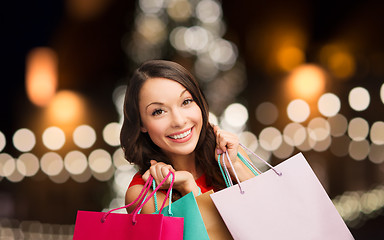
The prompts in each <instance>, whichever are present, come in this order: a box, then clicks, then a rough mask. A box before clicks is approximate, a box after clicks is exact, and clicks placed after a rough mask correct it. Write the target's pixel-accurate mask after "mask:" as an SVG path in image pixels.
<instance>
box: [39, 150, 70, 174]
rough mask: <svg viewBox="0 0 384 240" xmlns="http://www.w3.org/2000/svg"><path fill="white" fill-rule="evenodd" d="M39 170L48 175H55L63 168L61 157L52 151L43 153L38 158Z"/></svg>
mask: <svg viewBox="0 0 384 240" xmlns="http://www.w3.org/2000/svg"><path fill="white" fill-rule="evenodd" d="M40 165H41V170H42V171H43V172H44V173H45V174H47V175H48V176H57V175H59V174H60V173H61V171H62V170H63V169H64V163H63V159H62V158H61V157H60V155H59V154H57V153H54V152H48V153H45V154H44V155H43V156H42V157H41V159H40Z"/></svg>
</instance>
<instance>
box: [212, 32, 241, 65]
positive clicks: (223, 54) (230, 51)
mask: <svg viewBox="0 0 384 240" xmlns="http://www.w3.org/2000/svg"><path fill="white" fill-rule="evenodd" d="M237 55H238V53H237V48H236V46H235V45H234V44H232V43H231V42H229V41H227V40H224V39H221V38H219V39H216V40H215V41H213V42H211V43H210V46H209V56H210V57H211V59H212V60H213V61H214V62H215V63H217V67H218V68H219V69H220V70H223V71H226V70H229V69H231V68H232V67H233V65H234V64H235V62H236V60H237Z"/></svg>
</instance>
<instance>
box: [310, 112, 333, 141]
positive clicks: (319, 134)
mask: <svg viewBox="0 0 384 240" xmlns="http://www.w3.org/2000/svg"><path fill="white" fill-rule="evenodd" d="M307 130H308V136H309V137H310V138H312V139H313V140H315V141H323V140H325V139H326V138H327V137H329V135H330V132H331V127H330V125H329V123H328V122H327V120H325V119H324V118H320V117H317V118H313V119H312V120H311V121H310V122H309V123H308V126H307Z"/></svg>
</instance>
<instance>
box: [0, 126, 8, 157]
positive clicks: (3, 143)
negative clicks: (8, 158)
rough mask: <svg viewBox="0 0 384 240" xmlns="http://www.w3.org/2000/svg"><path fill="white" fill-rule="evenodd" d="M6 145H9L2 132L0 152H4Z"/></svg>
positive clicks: (0, 135)
mask: <svg viewBox="0 0 384 240" xmlns="http://www.w3.org/2000/svg"><path fill="white" fill-rule="evenodd" d="M5 145H7V140H6V139H5V135H4V133H2V132H1V131H0V152H1V151H3V149H4V147H5Z"/></svg>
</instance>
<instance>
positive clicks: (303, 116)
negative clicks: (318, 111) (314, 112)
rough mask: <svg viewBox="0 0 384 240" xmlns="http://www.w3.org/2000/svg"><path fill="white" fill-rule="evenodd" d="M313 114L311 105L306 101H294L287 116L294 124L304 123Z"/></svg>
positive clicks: (289, 105)
mask: <svg viewBox="0 0 384 240" xmlns="http://www.w3.org/2000/svg"><path fill="white" fill-rule="evenodd" d="M310 113H311V110H310V108H309V105H308V103H307V102H306V101H304V100H302V99H295V100H292V101H291V102H290V103H289V104H288V107H287V114H288V117H289V119H290V120H291V121H293V122H298V123H301V122H304V121H305V120H307V118H308V117H309V115H310Z"/></svg>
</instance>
